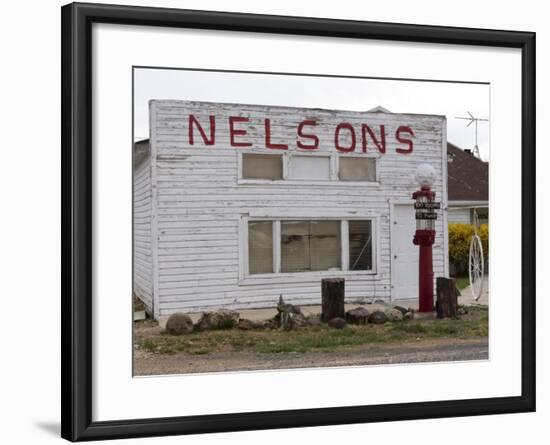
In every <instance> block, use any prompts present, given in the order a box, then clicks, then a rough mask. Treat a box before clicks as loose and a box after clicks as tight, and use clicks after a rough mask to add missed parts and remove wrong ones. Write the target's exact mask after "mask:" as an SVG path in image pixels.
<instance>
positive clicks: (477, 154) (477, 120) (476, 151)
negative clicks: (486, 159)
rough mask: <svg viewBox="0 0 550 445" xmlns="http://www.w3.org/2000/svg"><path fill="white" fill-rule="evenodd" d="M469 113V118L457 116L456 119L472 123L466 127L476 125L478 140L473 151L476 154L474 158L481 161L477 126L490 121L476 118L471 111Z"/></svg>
mask: <svg viewBox="0 0 550 445" xmlns="http://www.w3.org/2000/svg"><path fill="white" fill-rule="evenodd" d="M467 113H468V114H469V116H468V117H463V116H455V119H462V120H466V121H470V122H468V125H466V127H469V126H470V125H472V124H475V138H476V139H475V145H474V149H473V151H472V153H473V154H474V156H476V157H478V158H480V159H481V156H480V154H479V146H478V145H477V124H478V122H489V119H480V118H478V117H475V116H474V115H473V114H472V113H470V112H469V111H467Z"/></svg>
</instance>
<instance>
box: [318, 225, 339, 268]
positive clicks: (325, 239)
mask: <svg viewBox="0 0 550 445" xmlns="http://www.w3.org/2000/svg"><path fill="white" fill-rule="evenodd" d="M340 246H341V242H340V221H311V222H310V254H311V270H330V269H338V270H339V269H340V263H341V258H342V256H341V254H340Z"/></svg>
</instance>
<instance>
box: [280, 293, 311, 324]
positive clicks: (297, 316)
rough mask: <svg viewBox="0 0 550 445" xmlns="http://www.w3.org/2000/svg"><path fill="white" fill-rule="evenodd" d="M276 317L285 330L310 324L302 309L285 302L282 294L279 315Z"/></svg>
mask: <svg viewBox="0 0 550 445" xmlns="http://www.w3.org/2000/svg"><path fill="white" fill-rule="evenodd" d="M274 319H275V321H276V322H277V323H278V324H279V327H280V328H281V329H284V330H285V331H290V330H291V329H297V328H301V327H304V326H307V324H308V321H307V320H306V317H305V316H304V314H302V310H301V309H300V308H299V307H298V306H294V305H293V304H289V303H285V302H284V300H283V296H282V295H281V296H280V297H279V303H278V304H277V315H276V316H275V318H274Z"/></svg>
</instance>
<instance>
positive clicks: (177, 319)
mask: <svg viewBox="0 0 550 445" xmlns="http://www.w3.org/2000/svg"><path fill="white" fill-rule="evenodd" d="M165 330H166V333H168V334H172V335H181V334H189V333H190V332H193V320H191V317H190V316H189V315H187V314H184V313H182V312H176V313H175V314H172V315H170V317H169V318H168V321H167V322H166V328H165Z"/></svg>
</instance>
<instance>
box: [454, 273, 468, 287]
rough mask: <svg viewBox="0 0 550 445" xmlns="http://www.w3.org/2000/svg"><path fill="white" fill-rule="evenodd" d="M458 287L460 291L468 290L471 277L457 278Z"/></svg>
mask: <svg viewBox="0 0 550 445" xmlns="http://www.w3.org/2000/svg"><path fill="white" fill-rule="evenodd" d="M455 281H456V287H458V290H462V289H466V288H467V287H468V286H469V285H470V277H469V276H465V277H455Z"/></svg>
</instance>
